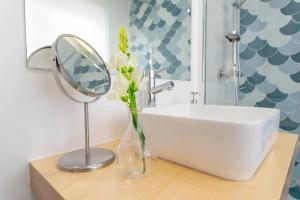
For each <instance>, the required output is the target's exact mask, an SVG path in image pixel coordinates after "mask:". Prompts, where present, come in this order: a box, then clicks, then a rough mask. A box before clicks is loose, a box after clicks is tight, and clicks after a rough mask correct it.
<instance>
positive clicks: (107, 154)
mask: <svg viewBox="0 0 300 200" xmlns="http://www.w3.org/2000/svg"><path fill="white" fill-rule="evenodd" d="M85 155H86V152H85V149H81V150H77V151H72V152H70V153H67V154H65V155H63V156H62V157H61V158H60V159H59V161H58V164H57V166H58V168H59V169H61V170H63V171H69V172H88V171H93V170H96V169H100V168H103V167H106V166H108V165H110V164H111V163H112V162H113V161H114V160H115V154H114V153H113V152H112V151H110V150H107V149H100V148H91V149H90V158H89V162H88V161H87V159H86V156H85Z"/></svg>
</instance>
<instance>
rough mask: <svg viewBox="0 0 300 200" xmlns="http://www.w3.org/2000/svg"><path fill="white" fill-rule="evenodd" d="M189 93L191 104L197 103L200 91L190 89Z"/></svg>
mask: <svg viewBox="0 0 300 200" xmlns="http://www.w3.org/2000/svg"><path fill="white" fill-rule="evenodd" d="M191 95H192V99H191V104H198V97H199V95H200V93H199V92H195V91H192V92H191Z"/></svg>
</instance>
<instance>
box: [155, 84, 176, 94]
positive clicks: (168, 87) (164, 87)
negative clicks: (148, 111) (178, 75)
mask: <svg viewBox="0 0 300 200" xmlns="http://www.w3.org/2000/svg"><path fill="white" fill-rule="evenodd" d="M174 86H175V84H174V82H173V81H168V82H166V83H164V84H161V85H159V86H157V87H155V88H152V89H151V93H152V94H158V93H161V92H164V91H170V90H172V89H173V88H174Z"/></svg>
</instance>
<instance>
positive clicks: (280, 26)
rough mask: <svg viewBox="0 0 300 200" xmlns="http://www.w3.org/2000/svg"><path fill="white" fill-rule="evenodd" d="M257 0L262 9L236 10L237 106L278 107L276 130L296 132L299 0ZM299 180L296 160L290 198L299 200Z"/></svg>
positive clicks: (299, 129)
mask: <svg viewBox="0 0 300 200" xmlns="http://www.w3.org/2000/svg"><path fill="white" fill-rule="evenodd" d="M258 1H260V2H261V3H259V4H257V5H263V8H260V9H263V11H264V12H262V11H259V9H258V8H257V7H251V6H253V5H250V4H246V6H244V7H243V8H242V9H241V11H240V20H241V21H240V23H241V26H240V33H241V37H242V39H241V46H240V59H241V62H240V63H241V70H242V73H243V74H244V76H245V77H243V80H244V81H243V82H241V85H240V93H241V94H242V95H240V96H242V97H243V98H241V105H246V106H257V107H268V108H278V109H280V110H281V118H280V129H281V130H283V131H288V132H291V133H296V134H300V1H296V0H258ZM262 3H263V4H262ZM247 6H248V7H247ZM263 13H269V14H272V16H269V15H268V16H266V15H264V14H263ZM273 15H274V16H273ZM277 19H280V20H279V21H278V20H277ZM250 69H251V70H250ZM256 91H259V92H260V93H262V94H264V97H263V98H262V96H261V95H258V94H259V93H256ZM255 98H256V101H255ZM249 99H251V100H249ZM299 159H300V158H299ZM299 161H300V160H299ZM299 182H300V164H298V163H297V167H296V168H295V170H294V174H293V177H292V184H291V186H290V190H289V199H290V200H300V185H299Z"/></svg>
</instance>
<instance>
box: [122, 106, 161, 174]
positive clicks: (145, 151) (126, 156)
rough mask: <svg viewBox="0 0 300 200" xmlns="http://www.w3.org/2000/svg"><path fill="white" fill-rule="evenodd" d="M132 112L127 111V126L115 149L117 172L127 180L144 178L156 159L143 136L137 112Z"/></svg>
mask: <svg viewBox="0 0 300 200" xmlns="http://www.w3.org/2000/svg"><path fill="white" fill-rule="evenodd" d="M134 112H135V111H130V110H129V111H128V113H129V114H128V116H129V117H128V118H129V124H128V127H127V129H126V132H125V135H124V137H123V139H122V141H121V143H120V144H119V146H118V148H117V167H118V171H119V172H120V173H121V175H122V176H124V177H125V178H129V179H137V178H142V177H144V176H145V175H146V174H148V173H149V171H150V166H151V165H152V164H153V161H155V159H156V153H155V151H154V150H153V148H152V147H151V145H150V142H149V140H147V137H145V135H144V132H143V128H142V124H141V120H140V118H139V112H137V111H136V113H134Z"/></svg>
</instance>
